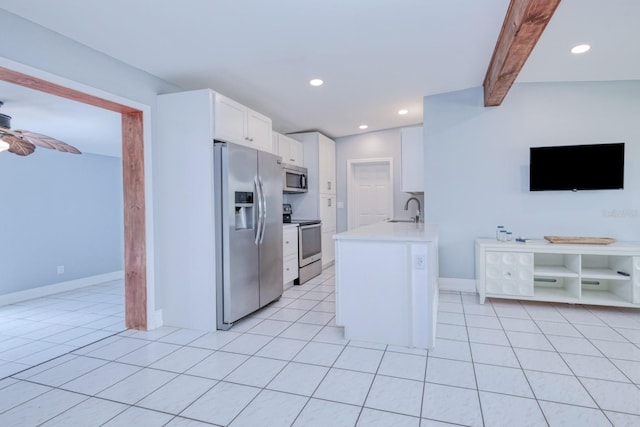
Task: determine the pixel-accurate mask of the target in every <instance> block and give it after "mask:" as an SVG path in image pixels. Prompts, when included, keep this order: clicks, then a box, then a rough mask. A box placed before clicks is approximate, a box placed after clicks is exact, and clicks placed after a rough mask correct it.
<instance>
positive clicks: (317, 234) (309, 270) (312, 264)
mask: <svg viewBox="0 0 640 427" xmlns="http://www.w3.org/2000/svg"><path fill="white" fill-rule="evenodd" d="M292 213H293V212H292V209H291V205H290V204H283V205H282V222H284V223H291V224H298V278H297V279H296V280H295V281H294V282H293V283H294V285H301V284H303V283H305V282H307V281H308V280H311V279H312V278H314V277H316V276H317V275H319V274H320V273H322V223H321V222H320V220H318V219H292V218H291V216H292Z"/></svg>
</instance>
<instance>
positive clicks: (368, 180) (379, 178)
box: [348, 159, 393, 229]
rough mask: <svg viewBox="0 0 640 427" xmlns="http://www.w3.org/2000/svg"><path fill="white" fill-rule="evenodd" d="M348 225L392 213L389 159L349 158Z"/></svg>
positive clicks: (381, 218)
mask: <svg viewBox="0 0 640 427" xmlns="http://www.w3.org/2000/svg"><path fill="white" fill-rule="evenodd" d="M349 164H350V165H349V172H350V173H349V175H350V178H349V198H348V209H349V229H352V228H357V227H361V226H363V225H367V224H373V223H376V222H380V221H384V220H386V219H387V218H392V217H393V173H392V163H391V159H368V160H352V161H350V162H349Z"/></svg>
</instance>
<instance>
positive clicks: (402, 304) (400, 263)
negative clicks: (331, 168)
mask: <svg viewBox="0 0 640 427" xmlns="http://www.w3.org/2000/svg"><path fill="white" fill-rule="evenodd" d="M334 239H335V242H336V324H337V325H339V326H344V334H345V338H348V339H354V340H361V341H369V342H377V343H382V344H391V345H401V346H407V347H417V348H432V347H433V346H434V344H435V327H436V315H437V312H438V284H437V279H438V233H437V229H436V227H435V226H433V225H429V224H415V223H412V222H391V221H388V222H381V223H377V224H371V225H367V226H363V227H359V228H356V229H353V230H349V231H346V232H344V233H340V234H336V235H335V236H334Z"/></svg>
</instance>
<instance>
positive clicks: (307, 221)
mask: <svg viewBox="0 0 640 427" xmlns="http://www.w3.org/2000/svg"><path fill="white" fill-rule="evenodd" d="M282 222H283V223H284V224H298V225H313V224H320V220H319V219H290V220H288V221H287V220H284V221H282Z"/></svg>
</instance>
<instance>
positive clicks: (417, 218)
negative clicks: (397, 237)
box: [404, 197, 420, 223]
mask: <svg viewBox="0 0 640 427" xmlns="http://www.w3.org/2000/svg"><path fill="white" fill-rule="evenodd" d="M412 200H415V201H416V203H417V204H418V210H416V216H415V218H414V222H416V223H418V222H420V200H418V199H416V198H415V197H410V198H409V200H407V202H406V203H405V204H404V210H405V211H408V210H409V202H410V201H412Z"/></svg>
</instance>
